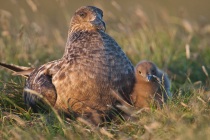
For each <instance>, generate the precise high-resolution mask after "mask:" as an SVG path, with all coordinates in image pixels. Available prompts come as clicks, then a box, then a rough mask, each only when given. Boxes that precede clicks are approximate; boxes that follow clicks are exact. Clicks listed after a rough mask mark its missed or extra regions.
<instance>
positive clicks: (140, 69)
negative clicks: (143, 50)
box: [135, 60, 157, 82]
mask: <svg viewBox="0 0 210 140" xmlns="http://www.w3.org/2000/svg"><path fill="white" fill-rule="evenodd" d="M135 73H136V78H137V81H138V80H139V81H145V82H154V81H156V80H157V76H156V75H157V67H156V65H155V64H154V63H152V62H150V61H145V60H144V61H141V62H139V63H138V64H137V65H136V67H135Z"/></svg>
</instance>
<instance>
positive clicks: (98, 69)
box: [24, 6, 135, 123]
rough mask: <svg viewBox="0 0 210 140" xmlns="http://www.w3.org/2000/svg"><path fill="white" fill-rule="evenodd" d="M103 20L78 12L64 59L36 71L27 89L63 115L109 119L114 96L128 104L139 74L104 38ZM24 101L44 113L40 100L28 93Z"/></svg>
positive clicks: (89, 10) (88, 9)
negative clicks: (93, 116) (39, 104)
mask: <svg viewBox="0 0 210 140" xmlns="http://www.w3.org/2000/svg"><path fill="white" fill-rule="evenodd" d="M102 17H103V12H102V10H100V9H98V8H96V7H93V6H85V7H81V8H79V9H78V10H77V11H76V12H75V14H74V16H73V17H72V19H71V23H70V29H69V32H68V38H67V43H66V48H65V52H64V55H63V57H62V58H61V59H59V60H56V61H53V62H49V63H47V64H44V65H42V66H40V67H39V68H37V69H35V70H34V71H33V72H32V73H31V74H30V75H29V78H28V79H27V81H26V87H25V89H31V90H35V91H36V92H38V93H40V94H41V95H43V96H44V97H45V98H46V99H47V100H48V101H49V102H50V104H51V105H52V106H54V108H55V109H57V110H59V111H63V112H65V113H69V112H75V113H77V114H80V115H81V114H83V115H86V116H89V117H91V116H92V115H93V114H96V115H95V116H103V115H106V113H107V112H109V111H110V106H114V105H115V104H116V102H117V100H116V98H115V97H113V96H112V90H114V91H116V92H117V93H120V95H121V96H122V97H123V98H124V99H125V100H127V101H129V99H130V97H129V95H130V93H131V92H132V89H133V86H134V82H135V75H134V68H133V65H132V64H131V62H130V61H129V59H128V58H127V57H126V55H125V53H124V52H123V51H122V50H121V48H120V47H119V45H118V44H117V43H116V42H115V40H114V39H113V38H111V37H110V36H109V35H107V34H106V33H105V23H104V22H103V19H102ZM24 98H25V102H26V103H27V105H28V106H29V107H32V109H33V110H34V111H39V106H38V103H39V102H40V99H39V97H38V96H36V95H33V94H31V93H29V92H24ZM94 121H97V122H99V121H98V119H95V120H94ZM97 122H96V123H97Z"/></svg>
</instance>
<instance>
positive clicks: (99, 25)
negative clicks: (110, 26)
mask: <svg viewBox="0 0 210 140" xmlns="http://www.w3.org/2000/svg"><path fill="white" fill-rule="evenodd" d="M91 23H92V24H93V26H95V27H96V28H97V29H99V30H103V31H105V30H106V24H105V23H104V21H103V20H102V19H100V18H99V17H96V19H95V20H93V21H91Z"/></svg>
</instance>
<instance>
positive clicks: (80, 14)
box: [79, 12, 87, 18]
mask: <svg viewBox="0 0 210 140" xmlns="http://www.w3.org/2000/svg"><path fill="white" fill-rule="evenodd" d="M86 15H87V13H85V12H80V13H79V16H80V17H82V18H85V17H86Z"/></svg>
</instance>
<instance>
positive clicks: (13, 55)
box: [0, 3, 210, 140]
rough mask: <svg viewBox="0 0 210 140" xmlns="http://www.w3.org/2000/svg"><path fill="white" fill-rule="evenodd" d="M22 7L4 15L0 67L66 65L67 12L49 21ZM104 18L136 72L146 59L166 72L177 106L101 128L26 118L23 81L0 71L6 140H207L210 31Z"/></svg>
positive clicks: (163, 17)
mask: <svg viewBox="0 0 210 140" xmlns="http://www.w3.org/2000/svg"><path fill="white" fill-rule="evenodd" d="M34 4H35V6H36V3H34ZM22 6H23V8H20V7H19V8H16V9H15V7H14V9H13V11H12V10H0V23H1V24H0V60H1V61H4V62H7V63H13V64H18V65H24V66H39V65H41V64H43V63H46V62H48V61H51V60H55V59H58V58H60V57H61V56H62V53H63V51H64V45H65V38H66V37H67V30H68V22H69V20H70V16H69V13H68V6H67V5H66V6H65V5H62V4H61V5H60V6H59V5H58V6H57V8H58V9H59V10H60V12H58V13H55V14H56V15H55V16H52V17H47V15H48V14H47V13H48V11H47V10H46V11H44V10H43V9H42V10H40V11H36V8H35V9H34V7H33V6H34V5H33V4H32V5H30V6H28V7H27V5H25V7H27V8H25V7H24V4H23V5H22ZM30 8H31V9H30ZM38 8H39V7H38ZM118 10H119V11H118V12H122V11H120V9H118ZM15 11H16V12H15ZM17 11H18V12H17ZM106 11H107V13H108V10H107V9H104V15H105V21H106V23H107V33H108V34H110V35H111V36H112V37H113V38H114V39H115V40H116V41H117V42H118V43H119V44H120V46H121V47H122V49H123V50H124V52H125V53H126V54H127V55H128V57H129V58H130V59H131V61H132V62H133V64H134V65H135V64H136V63H137V62H138V61H140V60H143V59H148V60H151V61H153V62H155V63H156V64H157V66H158V67H159V68H161V69H163V70H164V71H166V72H167V73H168V75H169V77H170V79H171V83H172V87H171V92H172V93H173V98H172V99H171V100H170V101H169V102H168V103H167V104H165V105H164V107H163V109H155V108H151V110H150V111H146V112H145V111H141V112H140V113H139V114H138V115H137V118H135V119H134V118H131V119H129V120H128V121H125V122H123V121H121V122H114V121H113V122H111V124H110V125H106V126H105V129H104V128H95V127H93V126H90V124H87V122H85V121H84V120H80V121H73V120H68V119H64V118H63V117H62V116H61V118H60V116H58V115H57V114H56V112H53V110H52V113H50V114H35V113H33V112H32V111H31V110H27V109H26V107H25V105H24V102H23V98H22V91H23V87H24V79H23V78H22V77H14V76H12V75H11V73H10V72H8V71H6V70H4V69H0V139H6V140H7V139H8V140H10V139H17V140H18V139H29V140H30V139H43V140H44V139H84V138H85V139H107V138H110V139H111V138H113V139H155V140H158V139H161V140H162V139H208V138H209V136H210V123H209V122H210V117H209V116H210V101H209V99H210V79H209V74H210V73H209V72H210V64H209V62H210V56H209V54H210V47H209V46H210V40H209V37H210V30H209V26H210V25H209V24H205V25H203V24H200V22H199V21H189V20H187V19H185V18H180V17H178V16H177V17H174V16H170V15H167V13H164V14H163V13H161V12H160V13H158V15H157V18H155V20H154V19H151V18H149V17H148V16H146V14H145V12H144V11H143V10H140V9H138V10H137V11H136V12H134V13H135V14H132V15H131V13H130V12H129V13H126V15H130V16H128V17H125V16H123V15H122V16H121V17H120V18H117V17H116V16H114V15H106ZM39 15H42V16H39ZM15 17H16V18H15ZM58 21H60V22H58ZM61 23H62V24H61Z"/></svg>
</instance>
